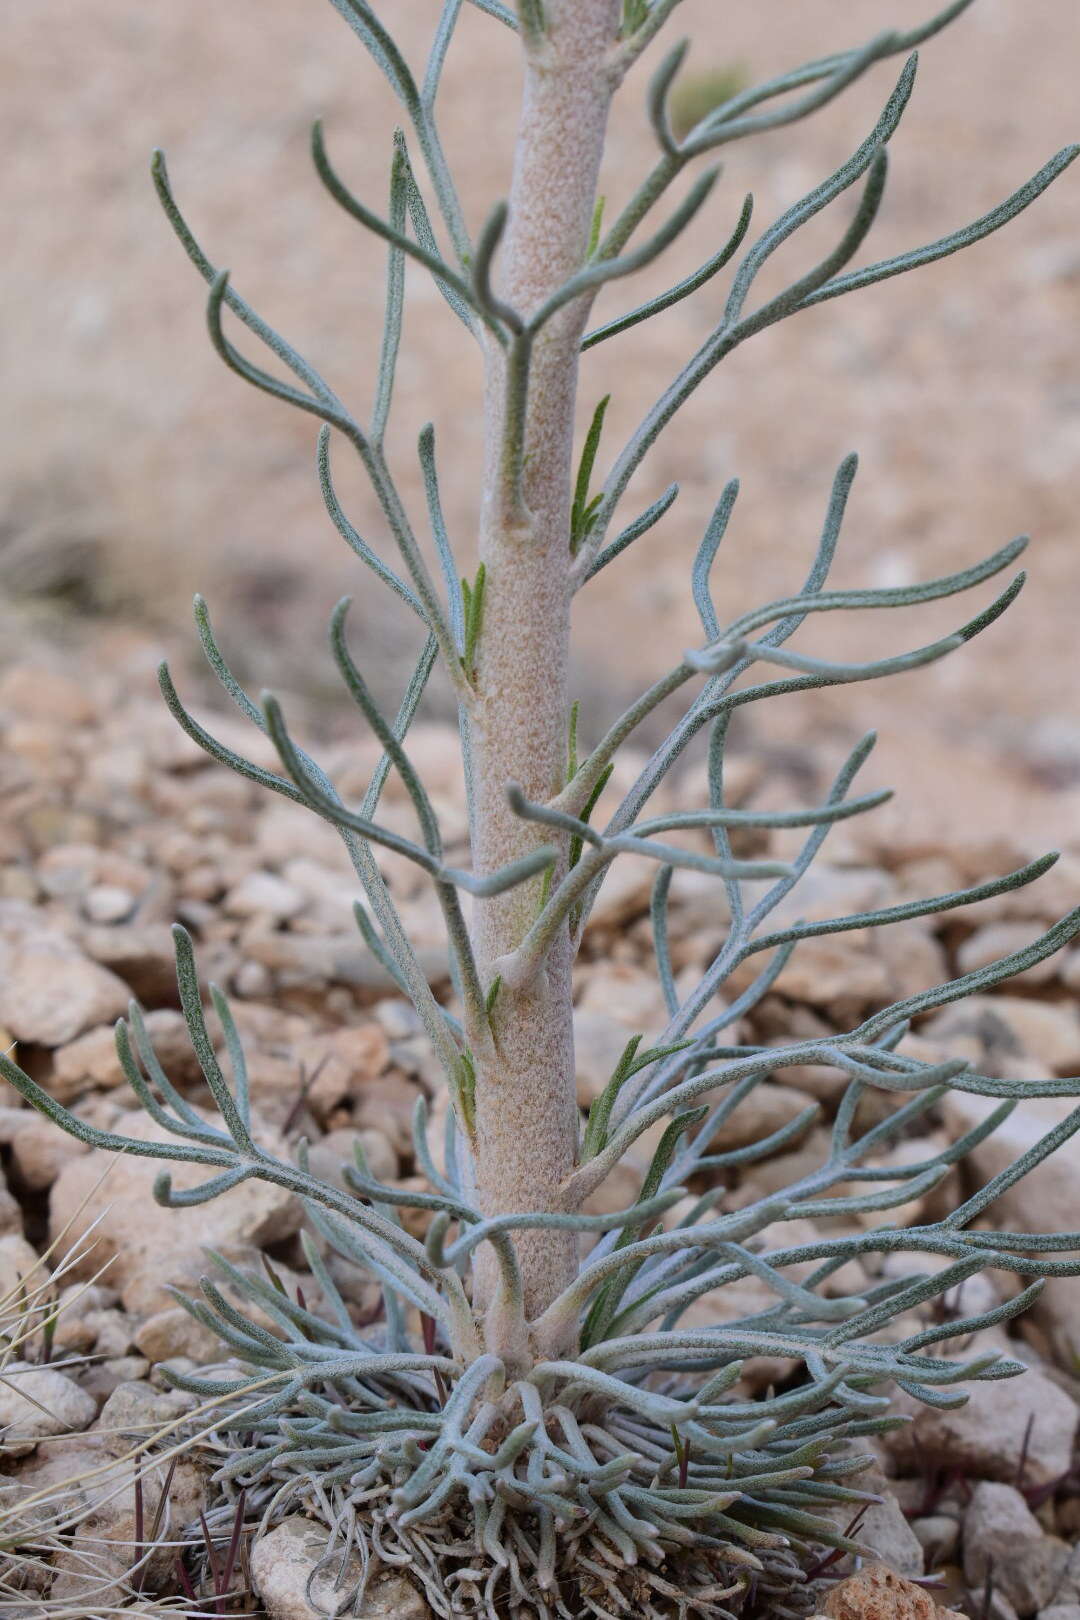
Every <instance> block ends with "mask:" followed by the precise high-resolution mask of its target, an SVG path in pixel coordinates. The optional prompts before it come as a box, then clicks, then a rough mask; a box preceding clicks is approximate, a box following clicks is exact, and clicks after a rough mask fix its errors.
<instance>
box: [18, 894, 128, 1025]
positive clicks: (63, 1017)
mask: <svg viewBox="0 0 1080 1620" xmlns="http://www.w3.org/2000/svg"><path fill="white" fill-rule="evenodd" d="M127 1000H128V991H127V987H126V985H125V984H124V983H123V982H122V980H120V979H119V978H117V976H116V974H114V973H110V972H108V970H107V969H106V968H103V967H100V966H99V965H98V963H96V962H92V961H90V960H89V958H88V957H86V956H84V955H83V953H82V951H81V950H80V949H79V947H78V946H77V945H76V944H75V943H74V942H73V941H72V940H71V939H69V938H68V936H67V935H66V934H62V933H60V932H58V931H56V930H54V929H51V928H49V927H47V926H44V925H42V924H41V923H40V922H39V921H38V919H36V918H35V917H34V914H33V912H32V911H31V910H30V908H29V907H26V906H23V905H21V904H20V903H19V902H17V901H12V900H8V901H3V902H0V1024H3V1025H4V1027H5V1028H6V1029H7V1030H8V1031H10V1033H11V1035H12V1036H13V1037H14V1039H16V1040H19V1041H27V1042H33V1043H34V1044H36V1045H40V1046H63V1045H64V1044H65V1042H67V1041H71V1040H74V1039H75V1037H76V1036H77V1035H81V1034H82V1032H83V1030H85V1029H89V1028H91V1027H92V1026H93V1025H94V1024H102V1023H105V1022H107V1021H108V1020H109V1019H111V1018H117V1017H119V1015H120V1014H121V1013H122V1012H123V1011H124V1008H125V1007H126V1005H127Z"/></svg>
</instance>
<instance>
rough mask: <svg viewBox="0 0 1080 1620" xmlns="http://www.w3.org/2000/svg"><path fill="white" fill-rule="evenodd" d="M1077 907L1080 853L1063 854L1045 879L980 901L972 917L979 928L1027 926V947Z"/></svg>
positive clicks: (1023, 941)
mask: <svg viewBox="0 0 1080 1620" xmlns="http://www.w3.org/2000/svg"><path fill="white" fill-rule="evenodd" d="M1076 906H1080V853H1078V852H1076V851H1072V850H1064V851H1062V853H1061V854H1060V855H1059V856H1058V858H1057V860H1056V861H1055V862H1054V864H1053V866H1052V867H1051V869H1050V871H1049V872H1047V873H1046V875H1045V876H1044V877H1042V878H1040V879H1039V880H1038V881H1037V882H1035V883H1025V884H1024V886H1023V888H1020V889H1007V890H1006V891H1005V893H1004V894H998V895H995V896H994V898H993V899H991V900H982V901H980V902H979V907H978V910H977V911H976V912H973V913H972V916H973V917H977V918H978V921H979V924H980V926H981V925H983V924H986V923H998V922H1009V923H1011V922H1018V921H1020V922H1024V923H1026V924H1027V938H1026V939H1025V940H1022V941H1021V943H1023V944H1028V943H1029V942H1030V941H1031V940H1032V939H1033V938H1035V936H1036V935H1037V934H1039V933H1041V932H1042V931H1043V930H1044V929H1046V928H1052V927H1053V926H1054V924H1055V923H1056V922H1058V921H1060V919H1061V918H1062V917H1064V916H1065V914H1066V912H1069V911H1072V910H1073V908H1074V907H1076ZM1012 948H1013V949H1015V947H1012Z"/></svg>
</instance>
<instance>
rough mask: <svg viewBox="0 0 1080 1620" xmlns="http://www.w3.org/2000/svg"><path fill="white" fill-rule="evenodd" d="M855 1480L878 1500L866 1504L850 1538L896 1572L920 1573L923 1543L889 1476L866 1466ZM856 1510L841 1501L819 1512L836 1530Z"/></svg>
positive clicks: (921, 1571) (909, 1574) (922, 1564)
mask: <svg viewBox="0 0 1080 1620" xmlns="http://www.w3.org/2000/svg"><path fill="white" fill-rule="evenodd" d="M854 1483H855V1484H856V1485H857V1486H858V1488H859V1490H861V1491H873V1492H874V1494H875V1495H877V1496H880V1497H881V1501H880V1502H874V1503H871V1505H870V1506H869V1507H867V1509H866V1512H865V1513H864V1514H863V1515H862V1517H861V1518H860V1519H859V1524H858V1529H857V1530H856V1531H854V1532H853V1534H852V1539H853V1540H855V1541H857V1542H858V1543H859V1545H860V1546H862V1547H865V1548H866V1549H867V1551H868V1552H870V1553H871V1554H872V1555H873V1557H874V1559H875V1560H877V1561H880V1562H881V1563H882V1564H885V1565H887V1566H888V1568H889V1569H892V1570H895V1571H896V1573H897V1574H898V1575H907V1576H910V1577H918V1576H920V1575H921V1574H922V1573H923V1567H924V1555H923V1548H922V1543H921V1542H920V1541H919V1538H918V1537H917V1536H916V1534H915V1532H914V1530H913V1529H912V1528H911V1526H910V1525H909V1524H908V1521H907V1519H906V1518H905V1517H904V1514H903V1512H902V1510H901V1507H900V1503H899V1502H898V1501H897V1499H896V1497H895V1496H894V1495H893V1493H892V1491H891V1490H890V1489H889V1482H888V1480H887V1479H886V1478H885V1476H884V1475H883V1474H881V1473H879V1472H878V1471H877V1470H876V1469H870V1468H868V1469H866V1470H865V1471H864V1472H863V1473H861V1474H859V1475H858V1476H857V1477H856V1479H855V1481H854ZM855 1512H856V1509H855V1508H854V1507H853V1506H852V1504H851V1503H850V1502H840V1503H837V1504H836V1505H835V1506H834V1507H830V1508H827V1509H826V1510H825V1511H824V1512H823V1513H822V1515H821V1516H822V1518H825V1519H830V1520H831V1521H832V1523H833V1524H834V1525H835V1526H836V1528H837V1529H838V1530H841V1531H846V1530H847V1527H848V1525H849V1524H850V1522H851V1519H852V1516H853V1515H854V1513H855Z"/></svg>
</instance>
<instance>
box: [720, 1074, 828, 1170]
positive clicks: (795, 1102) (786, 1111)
mask: <svg viewBox="0 0 1080 1620" xmlns="http://www.w3.org/2000/svg"><path fill="white" fill-rule="evenodd" d="M781 1072H783V1071H781ZM721 1095H722V1093H716V1094H714V1100H718V1099H719V1097H720V1096H721ZM705 1100H706V1099H705V1098H700V1099H699V1101H705ZM812 1108H813V1104H812V1103H808V1102H807V1099H806V1097H805V1096H804V1095H803V1093H802V1092H801V1091H795V1090H793V1089H791V1088H790V1087H788V1086H782V1085H775V1084H773V1083H772V1082H770V1081H768V1080H766V1081H763V1082H762V1083H761V1085H759V1086H755V1087H754V1089H753V1091H751V1092H750V1093H749V1095H748V1096H747V1097H746V1098H745V1099H744V1100H743V1102H741V1103H740V1104H739V1106H738V1108H736V1109H735V1111H734V1113H732V1114H730V1115H729V1116H728V1118H727V1119H726V1120H724V1122H723V1124H721V1125H720V1126H719V1127H718V1129H717V1131H716V1133H715V1135H714V1136H712V1137H711V1138H710V1141H709V1152H710V1153H730V1152H732V1151H733V1150H734V1149H736V1148H744V1147H749V1146H750V1145H751V1144H752V1143H754V1142H761V1141H764V1139H765V1138H766V1137H767V1136H772V1135H773V1133H774V1132H775V1131H779V1130H782V1129H783V1127H784V1126H785V1125H791V1124H793V1122H794V1121H795V1120H796V1119H798V1117H799V1115H800V1114H807V1113H809V1118H807V1120H806V1122H805V1124H804V1126H803V1131H800V1132H799V1136H798V1137H792V1138H790V1139H789V1143H788V1144H787V1145H789V1146H790V1145H791V1144H792V1143H795V1142H797V1141H798V1140H799V1138H800V1137H801V1136H802V1135H803V1132H805V1131H807V1130H809V1129H810V1127H811V1126H812V1125H813V1123H814V1116H813V1114H812V1113H810V1112H809V1111H810V1110H811V1109H812Z"/></svg>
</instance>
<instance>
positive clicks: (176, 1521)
mask: <svg viewBox="0 0 1080 1620" xmlns="http://www.w3.org/2000/svg"><path fill="white" fill-rule="evenodd" d="M137 1478H139V1479H141V1481H142V1501H143V1534H144V1537H145V1536H146V1534H147V1528H146V1527H147V1526H148V1525H152V1524H153V1523H154V1521H155V1519H156V1518H157V1516H158V1507H159V1503H160V1498H161V1494H162V1492H163V1490H164V1489H165V1485H166V1479H168V1508H167V1510H166V1508H165V1506H164V1505H162V1511H161V1524H162V1526H163V1527H164V1528H162V1529H161V1530H159V1536H158V1542H157V1544H156V1545H155V1546H154V1548H153V1551H152V1552H150V1554H149V1556H148V1557H146V1559H145V1564H144V1565H143V1566H142V1567H143V1571H144V1573H143V1577H142V1578H143V1585H144V1586H145V1587H146V1588H147V1589H148V1590H149V1591H150V1592H154V1591H155V1590H158V1589H159V1588H161V1587H164V1586H166V1585H167V1584H168V1583H170V1582H171V1579H172V1576H173V1572H174V1570H175V1567H176V1547H175V1544H174V1542H175V1538H176V1536H177V1535H178V1533H181V1532H182V1530H183V1528H184V1527H186V1526H187V1525H189V1524H190V1523H192V1521H193V1520H195V1519H196V1518H197V1516H198V1514H199V1512H200V1511H201V1510H202V1509H203V1508H204V1507H205V1502H206V1488H205V1482H204V1479H203V1475H202V1473H201V1472H200V1470H199V1469H198V1468H197V1467H196V1465H195V1464H194V1463H192V1462H190V1461H189V1460H188V1459H187V1458H184V1457H181V1458H179V1459H178V1461H177V1464H176V1467H175V1468H173V1469H172V1472H171V1476H170V1475H168V1474H167V1473H166V1466H165V1465H164V1464H160V1463H159V1464H156V1465H154V1464H150V1463H149V1462H148V1461H147V1460H145V1459H139V1460H138V1461H137V1462H118V1463H116V1464H115V1465H114V1466H113V1467H112V1468H110V1469H108V1470H107V1472H106V1473H104V1474H103V1475H102V1477H101V1478H99V1479H96V1480H93V1481H86V1482H85V1483H84V1487H83V1488H84V1490H85V1491H86V1494H87V1496H88V1498H89V1511H88V1513H87V1514H86V1516H85V1517H84V1518H81V1519H80V1520H79V1523H78V1525H77V1526H76V1528H75V1530H74V1533H73V1534H72V1536H71V1538H70V1540H69V1542H68V1544H67V1549H66V1550H65V1551H64V1552H62V1553H60V1554H59V1555H58V1556H57V1558H56V1560H55V1568H56V1572H57V1573H56V1578H55V1579H54V1581H53V1585H52V1590H51V1593H50V1597H51V1598H52V1600H53V1602H54V1603H56V1604H63V1605H67V1606H69V1607H70V1608H71V1609H72V1610H75V1609H76V1607H77V1605H79V1604H83V1605H93V1607H94V1608H97V1606H98V1605H105V1606H107V1607H112V1606H115V1607H116V1608H119V1606H120V1604H121V1603H122V1602H123V1599H124V1596H125V1589H126V1588H127V1587H128V1582H127V1580H126V1577H127V1575H128V1572H129V1571H130V1569H131V1566H132V1564H133V1563H135V1561H136V1559H138V1558H139V1557H140V1555H143V1556H145V1553H146V1546H145V1542H144V1544H143V1546H142V1548H141V1549H140V1543H139V1537H138V1525H137V1519H136V1507H135V1502H136V1491H135V1482H136V1479H137ZM170 1527H171V1528H170ZM110 1582H113V1583H115V1584H113V1585H110V1584H109V1583H110ZM125 1612H127V1611H126V1610H125Z"/></svg>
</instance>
